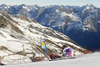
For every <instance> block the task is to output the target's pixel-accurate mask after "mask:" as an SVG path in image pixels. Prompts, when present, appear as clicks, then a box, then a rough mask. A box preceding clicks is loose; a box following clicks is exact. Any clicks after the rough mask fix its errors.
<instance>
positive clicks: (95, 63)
mask: <svg viewBox="0 0 100 67" xmlns="http://www.w3.org/2000/svg"><path fill="white" fill-rule="evenodd" d="M66 66H67V67H100V53H98V52H96V53H93V54H87V55H83V56H79V57H77V58H76V59H64V60H58V61H40V62H33V63H24V64H14V65H5V66H3V67H66Z"/></svg>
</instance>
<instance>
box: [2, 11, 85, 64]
mask: <svg viewBox="0 0 100 67" xmlns="http://www.w3.org/2000/svg"><path fill="white" fill-rule="evenodd" d="M40 37H42V38H43V39H44V38H45V39H46V44H47V52H48V56H50V55H51V54H52V53H53V54H59V52H60V51H61V50H62V46H63V45H65V44H66V45H68V46H69V47H71V49H72V50H73V55H74V56H78V55H81V54H85V53H86V49H84V48H83V47H81V46H79V45H78V44H77V43H76V42H74V41H73V40H71V39H70V38H69V37H68V36H66V35H64V34H62V33H59V32H57V31H55V30H53V29H51V28H47V27H44V26H42V25H40V24H39V23H38V22H36V21H35V20H34V19H30V18H29V17H25V16H22V15H13V16H12V15H9V14H8V13H6V11H4V10H2V11H1V12H0V60H1V61H2V62H3V63H4V64H14V63H20V61H21V59H22V58H24V60H27V62H31V60H30V59H29V57H33V58H36V57H41V48H40V47H41V45H40ZM80 51H81V52H80ZM45 55H46V53H45V50H43V57H44V56H45ZM23 62H24V61H23ZM25 62H26V61H25Z"/></svg>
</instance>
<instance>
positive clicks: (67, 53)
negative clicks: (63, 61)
mask: <svg viewBox="0 0 100 67" xmlns="http://www.w3.org/2000/svg"><path fill="white" fill-rule="evenodd" d="M61 53H64V56H65V57H67V58H71V57H72V50H71V48H70V47H68V46H66V45H63V49H62V52H61Z"/></svg>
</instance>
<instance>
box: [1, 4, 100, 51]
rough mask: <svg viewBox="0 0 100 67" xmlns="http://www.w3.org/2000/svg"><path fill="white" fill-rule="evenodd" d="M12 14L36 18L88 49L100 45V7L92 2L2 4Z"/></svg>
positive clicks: (3, 8)
mask: <svg viewBox="0 0 100 67" xmlns="http://www.w3.org/2000/svg"><path fill="white" fill-rule="evenodd" d="M0 10H5V11H7V13H9V14H11V15H24V16H26V17H30V18H34V19H35V20H36V21H37V22H38V23H40V24H42V25H43V26H47V27H50V28H52V29H54V30H57V31H59V32H61V33H64V34H65V35H67V36H69V37H70V38H71V39H72V40H74V41H75V42H77V43H78V44H80V45H81V46H83V47H87V48H88V49H92V48H95V49H96V48H99V47H100V45H99V44H100V8H97V7H95V6H94V5H92V4H87V5H84V6H82V7H79V6H64V5H60V6H59V5H50V6H44V7H41V6H37V5H25V4H22V5H14V6H11V5H10V6H8V5H5V4H3V5H1V6H0Z"/></svg>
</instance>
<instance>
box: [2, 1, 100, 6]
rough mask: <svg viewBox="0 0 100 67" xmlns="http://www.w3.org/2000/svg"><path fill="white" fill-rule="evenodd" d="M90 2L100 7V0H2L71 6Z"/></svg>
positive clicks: (12, 2) (29, 3) (5, 2)
mask: <svg viewBox="0 0 100 67" xmlns="http://www.w3.org/2000/svg"><path fill="white" fill-rule="evenodd" d="M88 3H91V4H93V5H94V6H96V7H100V0H1V1H0V4H8V5H15V4H17V5H19V4H26V5H39V6H46V5H70V6H83V5H86V4H88Z"/></svg>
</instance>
